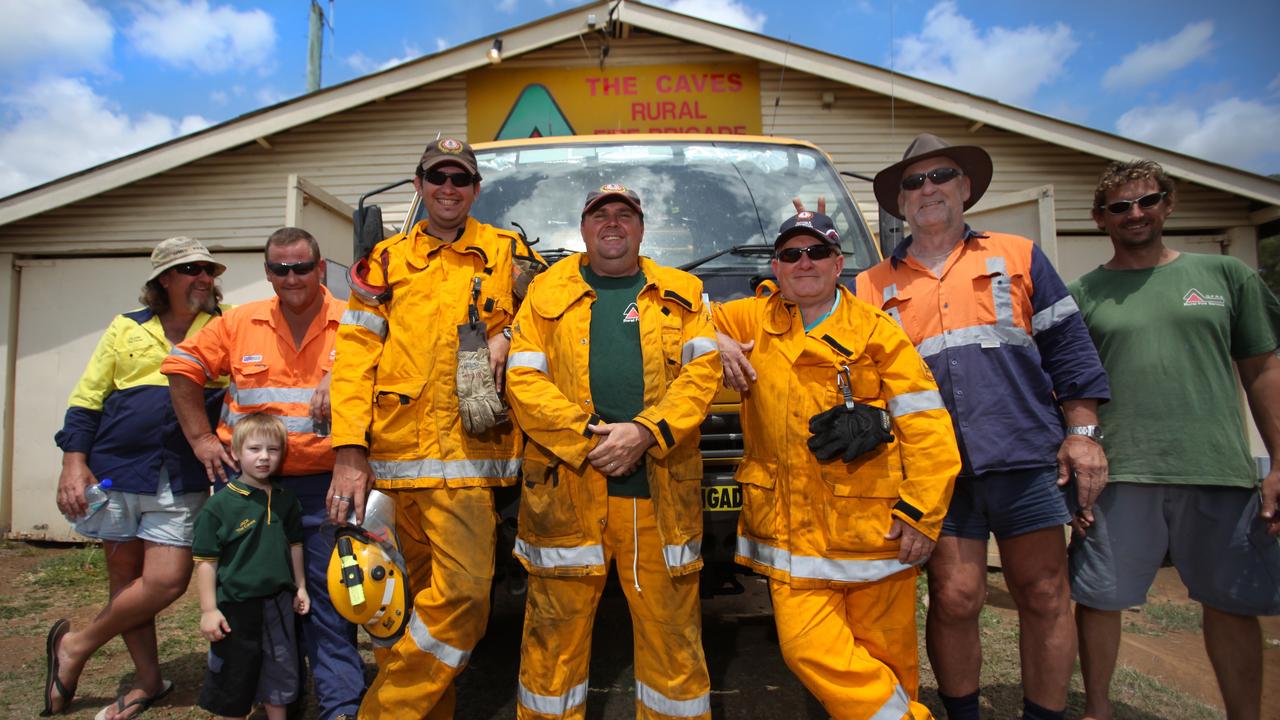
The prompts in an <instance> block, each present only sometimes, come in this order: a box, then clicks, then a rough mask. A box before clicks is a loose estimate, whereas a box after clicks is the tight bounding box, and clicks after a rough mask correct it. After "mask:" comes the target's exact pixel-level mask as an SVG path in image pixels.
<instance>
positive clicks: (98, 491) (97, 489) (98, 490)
mask: <svg viewBox="0 0 1280 720" xmlns="http://www.w3.org/2000/svg"><path fill="white" fill-rule="evenodd" d="M110 489H111V478H103V479H102V480H100V481H98V482H96V483H94V484H93V485H90V486H89V487H87V488H85V489H84V500H85V502H86V503H88V504H89V509H88V511H87V512H85V514H84V515H81V516H80V517H71V516H70V515H67V516H65V517H66V518H67V520H69V521H71V522H78V521H80V520H84V519H86V518H88V517H89V516H90V515H93V514H94V513H96V512H98V511H99V510H101V509H102V508H103V507H105V506H106V504H107V491H108V490H110Z"/></svg>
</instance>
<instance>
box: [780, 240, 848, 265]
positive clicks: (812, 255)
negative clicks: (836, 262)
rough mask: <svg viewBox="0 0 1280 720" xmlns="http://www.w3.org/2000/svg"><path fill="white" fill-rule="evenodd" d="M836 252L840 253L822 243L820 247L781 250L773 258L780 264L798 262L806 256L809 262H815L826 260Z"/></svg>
mask: <svg viewBox="0 0 1280 720" xmlns="http://www.w3.org/2000/svg"><path fill="white" fill-rule="evenodd" d="M838 252H840V251H839V250H837V249H836V248H835V247H834V246H832V245H827V244H825V243H824V244H822V245H810V246H809V247H802V248H797V247H789V248H783V249H781V250H779V251H778V252H777V253H775V257H777V258H778V260H779V261H780V262H784V263H787V264H791V263H796V262H800V256H802V255H808V256H809V259H810V260H813V261H815V262H816V261H818V260H826V259H827V258H829V257H831V256H832V255H835V254H836V253H838Z"/></svg>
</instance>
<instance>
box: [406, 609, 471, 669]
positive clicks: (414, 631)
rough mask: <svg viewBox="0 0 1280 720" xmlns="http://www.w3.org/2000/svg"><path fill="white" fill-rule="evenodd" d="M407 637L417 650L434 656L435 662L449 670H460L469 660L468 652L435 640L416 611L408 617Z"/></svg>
mask: <svg viewBox="0 0 1280 720" xmlns="http://www.w3.org/2000/svg"><path fill="white" fill-rule="evenodd" d="M409 637H411V638H413V644H414V645H417V646H418V649H419V650H421V651H422V652H424V653H427V654H429V655H433V656H435V658H436V659H437V660H439V661H440V662H442V663H444V664H445V665H448V666H449V667H451V668H460V667H462V666H463V665H466V664H467V661H468V660H470V659H471V651H470V650H462V649H459V648H456V647H454V646H452V645H449V644H448V643H443V642H440V641H439V640H437V639H435V637H433V636H432V635H431V631H430V630H428V629H427V624H426V623H424V622H422V619H421V618H419V617H418V613H417V612H416V611H414V612H413V613H412V614H411V615H410V616H409Z"/></svg>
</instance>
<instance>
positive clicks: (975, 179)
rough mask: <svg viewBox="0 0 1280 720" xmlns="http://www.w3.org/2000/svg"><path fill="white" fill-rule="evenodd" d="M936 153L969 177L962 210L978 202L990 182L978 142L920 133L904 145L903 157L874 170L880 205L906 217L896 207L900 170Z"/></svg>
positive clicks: (986, 161)
mask: <svg viewBox="0 0 1280 720" xmlns="http://www.w3.org/2000/svg"><path fill="white" fill-rule="evenodd" d="M938 156H945V157H949V158H951V160H952V161H954V162H955V164H957V165H959V166H960V170H961V172H963V173H964V175H965V177H967V178H969V199H968V200H966V201H965V203H964V209H965V210H968V209H969V208H971V207H973V206H974V205H975V204H977V202H978V201H979V200H981V199H982V194H983V193H985V192H986V191H987V188H988V187H989V186H990V185H991V156H990V155H988V154H987V151H986V150H983V149H982V148H980V147H978V146H977V145H950V144H948V143H947V141H946V140H943V139H942V138H940V137H938V136H937V135H933V134H931V133H921V134H919V135H917V136H916V139H915V140H912V141H911V144H910V145H908V146H907V151H906V152H905V153H903V154H902V160H900V161H899V162H896V163H894V164H893V165H890V166H889V167H887V168H885V169H883V170H881V171H880V172H878V173H876V178H875V182H874V183H873V186H874V187H875V190H876V200H877V201H879V203H880V207H882V208H884V209H885V211H887V212H888V213H889V214H890V215H893V216H894V217H896V218H898V219H899V220H905V219H906V218H904V217H903V216H902V210H900V209H899V208H898V193H899V192H901V190H902V175H903V171H905V170H906V169H907V167H908V166H910V165H913V164H915V163H918V162H920V161H921V160H927V159H929V158H932V157H938Z"/></svg>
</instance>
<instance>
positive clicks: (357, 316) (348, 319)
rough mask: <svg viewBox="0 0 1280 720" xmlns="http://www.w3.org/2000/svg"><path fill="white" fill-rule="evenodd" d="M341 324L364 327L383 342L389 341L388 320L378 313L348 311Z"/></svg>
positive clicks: (343, 314) (343, 315)
mask: <svg viewBox="0 0 1280 720" xmlns="http://www.w3.org/2000/svg"><path fill="white" fill-rule="evenodd" d="M339 323H340V324H342V325H353V326H356V327H362V328H364V329H365V330H368V331H369V332H371V333H373V334H374V335H377V336H378V337H379V338H382V339H383V340H386V339H387V319H386V318H384V317H382V316H381V315H378V314H376V313H371V312H368V311H367V310H347V311H346V312H344V313H342V320H341V321H339Z"/></svg>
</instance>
